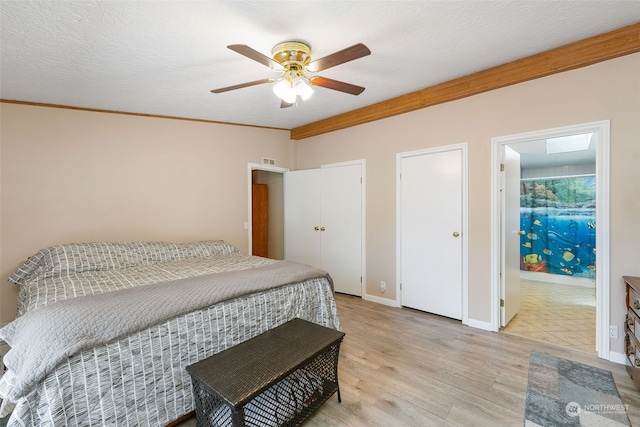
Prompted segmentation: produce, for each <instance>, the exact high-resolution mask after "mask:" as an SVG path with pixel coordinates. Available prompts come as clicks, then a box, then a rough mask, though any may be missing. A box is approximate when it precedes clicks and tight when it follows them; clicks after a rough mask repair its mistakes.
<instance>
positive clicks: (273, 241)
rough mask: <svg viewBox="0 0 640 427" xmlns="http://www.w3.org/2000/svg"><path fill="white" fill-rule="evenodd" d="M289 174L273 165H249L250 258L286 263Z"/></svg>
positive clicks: (248, 229)
mask: <svg viewBox="0 0 640 427" xmlns="http://www.w3.org/2000/svg"><path fill="white" fill-rule="evenodd" d="M287 171H288V169H285V168H278V167H275V166H269V165H259V164H252V163H250V164H249V165H248V178H247V179H248V205H249V210H248V219H249V220H248V221H247V222H246V223H245V228H246V229H247V231H248V233H247V234H248V238H249V246H248V248H249V249H248V251H249V254H250V255H259V256H264V257H266V258H271V259H277V260H282V259H284V173H285V172H287ZM260 195H261V196H260ZM256 197H258V199H256ZM254 240H259V241H260V243H258V242H255V241H254ZM254 252H255V253H254Z"/></svg>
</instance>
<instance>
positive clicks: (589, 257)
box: [518, 175, 596, 278]
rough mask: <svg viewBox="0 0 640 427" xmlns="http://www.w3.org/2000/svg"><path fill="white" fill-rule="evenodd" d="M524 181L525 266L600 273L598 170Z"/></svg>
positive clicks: (522, 239)
mask: <svg viewBox="0 0 640 427" xmlns="http://www.w3.org/2000/svg"><path fill="white" fill-rule="evenodd" d="M521 183H522V185H521V186H520V188H521V193H520V227H519V231H518V234H519V236H520V256H521V263H520V268H521V269H522V270H529V271H534V270H535V271H538V270H537V269H540V270H539V271H545V270H548V272H549V273H552V274H561V275H571V276H577V277H587V278H595V270H596V247H595V244H596V217H595V175H581V176H572V177H557V178H555V177H554V178H534V179H528V178H525V179H522V180H521ZM528 255H531V256H530V257H527V256H528ZM543 269H544V270H543Z"/></svg>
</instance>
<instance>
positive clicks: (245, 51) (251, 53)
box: [227, 44, 283, 71]
mask: <svg viewBox="0 0 640 427" xmlns="http://www.w3.org/2000/svg"><path fill="white" fill-rule="evenodd" d="M227 48H229V49H231V50H232V51H234V52H237V53H239V54H240V55H244V56H246V57H247V58H249V59H253V60H254V61H256V62H259V63H261V64H262V65H266V66H267V67H269V68H272V69H274V70H278V71H282V70H283V68H282V65H280V64H278V63H277V62H276V61H274V60H273V59H271V58H269V57H268V56H265V55H263V54H261V53H260V52H258V51H257V50H255V49H252V48H250V47H249V46H247V45H246V44H230V45H229V46H227Z"/></svg>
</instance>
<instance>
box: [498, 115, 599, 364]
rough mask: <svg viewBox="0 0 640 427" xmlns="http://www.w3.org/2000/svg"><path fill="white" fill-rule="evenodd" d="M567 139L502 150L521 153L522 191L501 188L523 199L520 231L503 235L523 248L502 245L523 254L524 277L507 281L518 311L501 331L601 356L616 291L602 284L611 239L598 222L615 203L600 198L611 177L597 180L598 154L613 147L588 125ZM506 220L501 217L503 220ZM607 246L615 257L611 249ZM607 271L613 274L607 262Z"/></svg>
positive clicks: (513, 144)
mask: <svg viewBox="0 0 640 427" xmlns="http://www.w3.org/2000/svg"><path fill="white" fill-rule="evenodd" d="M602 123H606V124H607V125H608V122H602ZM592 127H593V126H592ZM595 127H596V128H598V126H595ZM607 130H608V128H607ZM561 131H562V129H560V130H558V129H555V130H550V131H548V134H545V133H544V132H541V133H539V134H536V133H533V134H530V135H521V136H520V137H518V138H511V139H506V140H503V143H502V144H499V145H496V148H499V149H501V150H513V151H515V152H516V153H518V155H519V160H520V162H519V163H520V164H519V174H517V175H516V179H518V181H519V183H518V184H519V185H518V187H517V190H513V188H514V186H509V185H506V184H505V185H504V187H501V189H502V188H504V189H505V192H508V191H517V192H518V193H519V194H518V195H517V197H518V198H519V212H516V214H517V215H519V218H517V221H515V222H512V223H514V224H517V230H510V229H503V231H502V232H501V233H502V234H503V235H505V236H507V238H508V239H511V241H514V237H513V236H514V234H516V233H517V236H516V237H515V242H516V243H515V244H512V245H511V247H510V248H507V247H505V245H504V243H503V244H502V245H501V251H502V252H504V251H505V250H511V251H512V252H513V251H517V252H518V259H519V264H520V265H518V266H516V269H517V270H518V273H517V274H516V275H515V276H514V275H513V274H511V275H508V274H505V275H504V276H505V280H504V282H505V283H504V284H503V285H502V286H506V287H507V288H511V289H514V288H515V289H517V291H518V296H519V306H518V307H517V310H516V311H515V313H516V314H515V315H512V317H510V318H507V319H506V320H505V316H503V319H502V320H501V324H500V328H499V330H500V331H501V332H504V333H510V334H514V335H520V336H525V337H528V338H533V339H538V340H541V341H545V342H550V343H554V344H558V345H562V346H564V347H568V348H571V349H575V350H581V351H586V352H591V353H598V354H599V355H600V353H601V351H602V350H603V346H602V341H603V337H602V336H601V335H602V329H603V328H602V323H604V322H603V321H602V318H603V316H606V317H607V318H608V311H607V312H606V313H603V312H602V311H603V310H602V308H603V306H604V301H603V300H604V299H606V304H607V305H608V300H609V298H608V288H609V284H608V283H598V282H599V280H600V278H601V277H603V275H602V274H598V273H599V272H598V269H599V268H600V267H601V265H600V262H599V261H600V260H601V258H600V247H599V243H600V242H602V241H604V240H605V239H608V232H607V231H605V232H604V233H605V235H601V236H598V233H600V229H599V219H600V218H601V217H602V212H606V210H605V209H604V206H603V204H606V203H608V199H607V198H605V200H604V201H603V200H600V199H599V196H601V195H602V189H603V188H604V185H603V182H605V181H606V182H607V183H608V174H607V179H606V180H604V181H603V180H601V178H602V177H599V176H598V175H599V171H600V169H601V168H602V164H600V165H599V164H598V162H602V160H600V159H599V158H598V157H599V153H601V151H605V150H599V149H598V145H599V144H603V143H606V144H608V132H607V138H602V134H600V135H599V132H598V131H597V130H593V129H591V128H590V127H589V125H583V126H582V127H580V126H577V127H573V128H567V129H566V132H564V133H562V132H561ZM601 133H602V132H601ZM604 140H606V142H603V141H604ZM494 143H495V141H494ZM507 147H508V148H507ZM601 148H602V147H601ZM606 153H608V150H606ZM599 166H600V167H599ZM507 167H509V166H508V165H507ZM508 175H509V174H505V176H508ZM511 176H512V177H513V174H511ZM511 179H513V178H511ZM607 185H608V184H607ZM509 188H511V189H512V190H509ZM506 197H507V196H506V195H505V198H506ZM512 212H513V211H512ZM506 215H507V214H506V213H505V210H502V214H501V217H504V216H506ZM599 217H600V218H599ZM501 222H506V223H508V222H509V221H508V220H505V219H504V218H503V219H502V220H501ZM605 224H608V218H607V221H605ZM512 228H513V227H512ZM607 229H608V227H605V230H607ZM509 236H512V237H509ZM502 241H503V242H504V241H505V240H504V239H503V240H502ZM604 246H606V247H605V251H604V252H605V254H608V244H607V245H604ZM596 257H597V258H596ZM604 265H605V267H604V268H606V269H608V262H605V263H604ZM503 270H504V263H503V264H502V265H501V270H500V271H501V272H502V271H503ZM501 276H502V275H501ZM514 281H517V283H513V282H514ZM508 282H511V283H508ZM601 289H606V294H605V293H601ZM507 295H508V294H507ZM500 304H501V305H502V304H504V300H500ZM507 306H508V301H507ZM512 308H513V307H512ZM607 322H608V320H607ZM607 344H608V341H607ZM606 347H607V349H606V353H608V345H607V346H606ZM601 357H602V356H601Z"/></svg>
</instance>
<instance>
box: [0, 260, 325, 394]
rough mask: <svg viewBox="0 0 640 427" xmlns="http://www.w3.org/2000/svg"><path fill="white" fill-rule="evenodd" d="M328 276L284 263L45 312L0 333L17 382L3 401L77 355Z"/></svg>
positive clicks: (170, 283) (68, 302)
mask: <svg viewBox="0 0 640 427" xmlns="http://www.w3.org/2000/svg"><path fill="white" fill-rule="evenodd" d="M325 276H327V278H328V275H327V273H326V272H325V271H323V270H318V269H315V268H312V267H308V266H305V265H302V264H298V263H293V262H288V261H281V262H278V263H275V264H272V265H267V266H264V267H259V268H256V269H251V270H244V271H234V272H224V273H215V274H208V275H204V276H197V277H190V278H186V279H179V280H171V281H165V282H160V283H156V284H150V285H145V286H140V287H135V288H130V289H124V290H121V291H118V292H109V293H105V294H100V295H90V296H85V297H82V298H72V299H68V300H64V301H59V302H57V303H55V304H51V305H47V306H44V307H41V308H39V309H38V310H35V311H32V312H29V313H27V314H25V315H24V316H20V317H19V318H17V319H16V320H15V321H13V322H11V323H10V324H9V325H7V326H6V327H4V328H3V329H1V330H0V338H2V339H3V340H5V341H6V342H7V343H8V344H9V345H10V346H11V350H10V351H9V353H7V355H6V356H5V359H4V360H5V364H6V366H7V367H8V369H9V370H11V371H14V372H15V373H16V378H19V382H17V383H15V384H14V385H13V388H12V389H11V392H10V394H9V395H8V396H5V398H6V399H8V400H9V401H14V402H15V401H17V400H18V399H19V398H20V397H22V396H24V395H25V394H27V393H28V392H29V391H30V390H31V389H32V388H33V387H35V386H36V384H37V383H38V381H40V380H42V378H44V377H45V376H46V375H47V374H48V373H49V372H51V371H52V370H53V369H55V368H56V366H57V365H59V364H60V362H61V361H63V360H64V359H65V358H68V357H71V356H72V355H73V354H76V353H77V352H78V351H81V350H84V349H87V348H90V347H94V346H96V345H100V344H106V343H108V342H111V341H113V340H115V339H117V338H119V337H123V336H125V335H128V334H131V333H134V332H136V331H140V330H142V329H144V328H147V327H149V326H151V325H155V324H158V323H160V322H163V321H166V320H168V319H171V318H174V317H176V316H179V315H181V314H184V313H187V312H191V311H194V310H198V309H202V308H205V307H208V306H211V305H213V304H215V303H218V302H221V301H225V300H229V299H232V298H236V297H238V296H241V295H245V294H249V293H255V292H261V291H264V290H267V289H270V288H273V287H278V286H284V285H287V284H291V283H295V282H299V281H303V280H308V279H312V278H317V277H325ZM329 280H330V279H329ZM79 319H83V320H82V321H78V320H79Z"/></svg>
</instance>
